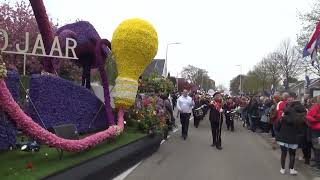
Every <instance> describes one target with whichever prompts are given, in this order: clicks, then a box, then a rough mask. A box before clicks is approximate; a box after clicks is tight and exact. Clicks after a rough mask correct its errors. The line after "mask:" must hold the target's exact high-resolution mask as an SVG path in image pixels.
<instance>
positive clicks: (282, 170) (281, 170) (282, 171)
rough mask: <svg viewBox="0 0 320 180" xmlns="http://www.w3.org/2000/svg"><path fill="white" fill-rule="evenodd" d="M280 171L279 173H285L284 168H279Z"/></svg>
mask: <svg viewBox="0 0 320 180" xmlns="http://www.w3.org/2000/svg"><path fill="white" fill-rule="evenodd" d="M290 172H291V171H290ZM280 173H281V174H285V173H286V170H285V169H282V168H281V169H280Z"/></svg>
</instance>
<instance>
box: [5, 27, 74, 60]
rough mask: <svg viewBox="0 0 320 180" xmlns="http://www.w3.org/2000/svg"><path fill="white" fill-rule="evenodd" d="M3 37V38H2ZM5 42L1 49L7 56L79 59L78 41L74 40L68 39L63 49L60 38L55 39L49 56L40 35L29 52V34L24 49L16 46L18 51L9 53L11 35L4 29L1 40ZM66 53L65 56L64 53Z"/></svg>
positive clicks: (27, 33) (19, 45)
mask: <svg viewBox="0 0 320 180" xmlns="http://www.w3.org/2000/svg"><path fill="white" fill-rule="evenodd" d="M1 36H2V37H1ZM1 39H2V40H3V41H4V42H3V46H2V47H0V50H1V51H2V53H7V54H21V55H30V56H41V57H52V58H61V59H78V58H77V55H76V52H75V48H76V47H77V41H76V40H74V39H72V38H66V40H65V41H66V42H65V48H64V49H62V48H61V45H60V42H59V38H58V36H56V37H54V40H53V42H52V46H51V50H50V53H49V54H47V53H46V51H45V47H44V43H43V40H42V36H41V35H40V34H38V36H37V38H36V41H35V43H34V46H33V48H32V50H29V43H30V41H29V32H26V34H25V42H24V47H22V45H21V44H16V45H15V47H16V51H7V50H6V49H7V48H8V45H9V35H8V33H7V31H5V30H4V29H0V40H1ZM62 52H64V55H63V53H62ZM70 52H71V53H72V56H69V53H70Z"/></svg>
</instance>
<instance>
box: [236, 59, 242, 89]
mask: <svg viewBox="0 0 320 180" xmlns="http://www.w3.org/2000/svg"><path fill="white" fill-rule="evenodd" d="M237 66H240V95H241V94H242V77H241V76H242V64H239V65H237Z"/></svg>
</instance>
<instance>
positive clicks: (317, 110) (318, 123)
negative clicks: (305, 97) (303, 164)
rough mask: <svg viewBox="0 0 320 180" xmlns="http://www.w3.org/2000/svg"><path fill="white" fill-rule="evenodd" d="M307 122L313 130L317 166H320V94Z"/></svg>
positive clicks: (312, 136)
mask: <svg viewBox="0 0 320 180" xmlns="http://www.w3.org/2000/svg"><path fill="white" fill-rule="evenodd" d="M306 122H307V124H308V126H309V127H310V130H311V138H312V145H313V148H314V149H313V150H314V156H315V161H316V166H317V168H320V96H318V97H317V100H316V103H315V104H314V105H313V106H312V107H311V109H310V110H309V112H308V115H307V121H306Z"/></svg>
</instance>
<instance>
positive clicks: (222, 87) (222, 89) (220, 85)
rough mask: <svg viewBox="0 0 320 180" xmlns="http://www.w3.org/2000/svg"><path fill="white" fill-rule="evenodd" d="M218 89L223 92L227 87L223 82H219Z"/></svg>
mask: <svg viewBox="0 0 320 180" xmlns="http://www.w3.org/2000/svg"><path fill="white" fill-rule="evenodd" d="M217 90H218V91H219V92H221V93H224V92H225V91H226V90H227V88H226V87H225V86H224V85H223V84H219V85H218V86H217Z"/></svg>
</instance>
